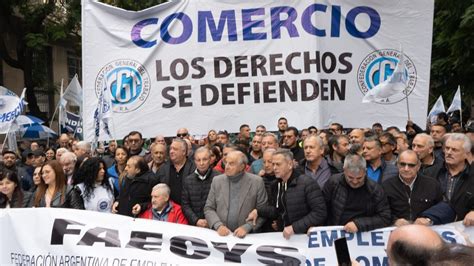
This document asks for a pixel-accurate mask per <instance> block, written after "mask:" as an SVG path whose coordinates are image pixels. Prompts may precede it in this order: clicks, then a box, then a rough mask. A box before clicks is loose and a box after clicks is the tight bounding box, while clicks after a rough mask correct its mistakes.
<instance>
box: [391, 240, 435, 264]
mask: <svg viewBox="0 0 474 266" xmlns="http://www.w3.org/2000/svg"><path fill="white" fill-rule="evenodd" d="M436 251H437V249H429V248H425V247H420V246H417V245H413V244H410V243H407V242H406V241H401V240H397V241H395V242H393V244H392V247H391V249H390V250H388V253H389V254H390V259H391V260H392V261H393V262H394V264H396V265H416V266H423V265H430V264H429V261H430V258H431V257H433V256H434V255H435V254H436Z"/></svg>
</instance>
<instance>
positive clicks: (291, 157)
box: [0, 113, 474, 239]
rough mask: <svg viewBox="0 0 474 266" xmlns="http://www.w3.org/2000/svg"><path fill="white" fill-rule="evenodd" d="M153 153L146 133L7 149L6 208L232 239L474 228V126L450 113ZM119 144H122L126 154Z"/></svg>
mask: <svg viewBox="0 0 474 266" xmlns="http://www.w3.org/2000/svg"><path fill="white" fill-rule="evenodd" d="M150 141H151V144H150V145H145V142H146V140H145V139H144V138H143V137H142V134H141V133H140V132H138V131H132V132H130V133H129V134H128V135H127V136H125V137H124V138H123V139H122V140H120V141H115V140H112V141H110V142H108V145H107V147H106V148H105V149H104V150H100V149H98V150H92V149H91V144H90V143H88V142H85V141H79V140H76V139H74V138H72V137H71V135H68V134H62V135H61V136H60V137H59V139H58V141H57V143H56V145H55V146H54V147H42V145H41V143H38V142H29V141H23V142H22V143H21V145H20V149H21V151H11V150H6V149H4V150H3V152H2V157H3V158H2V165H1V168H0V192H1V193H0V196H1V199H0V205H1V206H2V207H7V208H8V207H9V208H24V207H64V208H75V209H85V210H92V211H99V212H110V213H115V214H119V215H127V216H132V217H140V218H145V219H152V220H159V221H166V222H173V223H180V224H189V225H191V226H198V227H204V228H211V229H214V230H216V231H217V233H218V234H219V235H221V236H225V235H229V234H233V235H235V236H237V237H240V238H243V237H245V236H246V235H247V234H249V233H254V232H282V234H283V237H285V238H287V239H288V238H290V237H291V236H292V235H293V234H305V233H307V232H308V231H309V230H310V229H311V228H312V227H317V226H326V225H342V226H344V229H345V230H346V231H347V232H352V233H355V232H359V231H370V230H374V229H377V228H382V227H386V226H392V225H394V226H397V227H400V226H404V225H409V224H416V225H419V226H429V225H438V224H445V223H450V222H454V221H463V224H464V225H465V226H474V167H473V166H472V161H473V159H474V156H473V154H474V151H473V147H474V146H473V143H474V123H472V121H470V123H468V124H467V125H466V127H465V128H463V127H462V126H461V125H460V123H459V121H456V120H449V119H447V116H446V114H444V113H443V114H440V115H439V116H438V121H437V122H436V123H434V124H432V125H429V126H427V129H426V130H423V129H421V128H420V127H419V126H418V125H416V124H414V123H413V122H412V121H408V123H407V126H406V128H405V130H404V131H402V130H400V129H399V128H397V127H394V126H391V127H387V128H383V127H382V125H381V124H380V123H375V124H373V126H372V128H355V129H345V128H343V126H342V125H341V124H339V123H332V124H331V125H330V126H329V128H327V129H320V130H318V129H317V128H316V127H314V126H311V127H309V128H305V129H297V128H295V127H292V126H289V124H288V121H287V119H286V118H284V117H282V118H280V119H279V120H278V131H277V132H267V131H266V128H265V126H264V125H258V126H257V127H256V128H255V131H253V132H252V130H251V128H250V126H249V125H246V124H243V125H242V126H241V127H240V132H239V133H238V134H236V135H235V137H234V138H231V135H230V134H228V132H227V131H225V130H223V131H216V130H210V131H209V133H208V135H207V137H206V138H205V139H202V140H199V141H195V140H194V139H193V138H192V137H191V135H190V134H189V132H188V129H186V128H180V129H178V130H177V133H176V136H175V137H173V138H165V137H164V136H161V135H158V136H156V137H155V138H153V139H151V140H150ZM119 144H120V145H119Z"/></svg>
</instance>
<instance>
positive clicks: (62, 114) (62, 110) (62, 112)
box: [58, 86, 67, 127]
mask: <svg viewBox="0 0 474 266" xmlns="http://www.w3.org/2000/svg"><path fill="white" fill-rule="evenodd" d="M66 90H67V89H66ZM60 95H61V96H60V97H59V118H58V119H59V124H60V125H61V126H62V127H66V121H67V116H66V104H67V100H66V99H65V98H64V94H63V87H62V86H61V93H60Z"/></svg>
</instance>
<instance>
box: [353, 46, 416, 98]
mask: <svg viewBox="0 0 474 266" xmlns="http://www.w3.org/2000/svg"><path fill="white" fill-rule="evenodd" d="M407 81H408V77H407V75H406V73H405V60H404V57H403V50H402V49H400V60H398V63H397V66H396V67H395V70H394V71H393V73H392V75H391V76H390V77H389V78H388V79H386V80H384V81H383V82H380V83H379V84H378V85H377V86H375V87H374V88H372V89H371V90H369V91H368V92H367V94H366V95H365V96H364V98H363V99H362V102H363V103H370V102H377V101H381V100H385V99H387V98H388V97H390V96H392V95H395V94H397V93H400V92H403V90H405V89H406V87H407Z"/></svg>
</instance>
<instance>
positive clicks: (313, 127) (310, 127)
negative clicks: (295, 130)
mask: <svg viewBox="0 0 474 266" xmlns="http://www.w3.org/2000/svg"><path fill="white" fill-rule="evenodd" d="M311 129H316V131H318V128H317V127H315V126H309V127H308V130H311Z"/></svg>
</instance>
